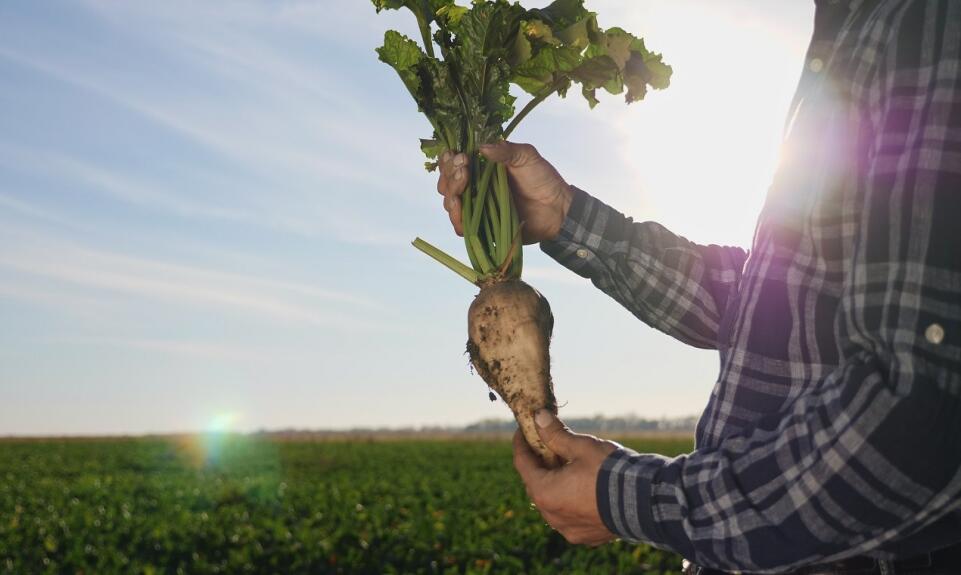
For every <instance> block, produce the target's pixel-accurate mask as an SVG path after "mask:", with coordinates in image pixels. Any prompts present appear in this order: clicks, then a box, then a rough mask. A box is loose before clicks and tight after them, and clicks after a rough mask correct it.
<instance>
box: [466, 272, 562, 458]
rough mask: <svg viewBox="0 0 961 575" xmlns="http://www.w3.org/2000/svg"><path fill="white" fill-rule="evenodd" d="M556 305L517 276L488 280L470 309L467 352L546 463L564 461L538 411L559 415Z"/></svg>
mask: <svg viewBox="0 0 961 575" xmlns="http://www.w3.org/2000/svg"><path fill="white" fill-rule="evenodd" d="M553 329H554V316H553V315H552V314H551V306H550V305H549V304H548V303H547V299H546V298H544V296H542V295H541V294H540V292H538V291H537V290H535V289H534V288H532V287H531V286H529V285H528V284H526V283H524V282H523V281H521V280H518V279H506V280H500V281H493V282H489V283H485V284H483V285H482V286H481V291H480V293H478V294H477V297H475V298H474V301H473V303H471V306H470V309H469V311H468V314H467V331H468V340H467V351H468V353H469V354H470V359H471V363H472V364H473V366H474V369H475V370H476V371H477V373H478V374H479V375H480V376H481V377H482V378H483V379H484V381H485V382H486V383H487V385H488V386H490V388H491V389H492V390H494V391H495V392H497V394H498V395H500V396H501V399H503V400H504V402H505V403H507V405H508V406H509V407H510V408H511V411H513V412H514V418H515V419H517V423H518V425H519V426H520V429H521V432H522V433H523V434H524V438H525V439H526V440H527V443H528V444H530V446H531V448H532V449H533V450H534V452H535V453H537V454H538V455H540V457H541V458H542V459H543V460H544V462H545V463H546V464H547V465H549V466H551V467H553V466H556V465H558V464H559V463H560V460H559V459H558V457H557V455H556V454H554V453H553V452H552V451H551V450H550V449H548V447H547V446H546V445H545V444H544V442H543V441H541V439H540V436H539V435H538V434H537V424H536V423H535V422H534V414H535V413H536V412H537V411H538V410H540V409H547V410H549V411H550V412H551V413H553V414H555V415H556V414H557V401H556V399H555V398H554V385H553V382H552V381H551V365H550V364H551V361H550V341H551V334H552V332H553Z"/></svg>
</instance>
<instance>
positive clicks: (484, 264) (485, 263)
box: [467, 236, 494, 275]
mask: <svg viewBox="0 0 961 575" xmlns="http://www.w3.org/2000/svg"><path fill="white" fill-rule="evenodd" d="M467 243H468V244H470V246H471V248H472V251H473V252H474V255H475V256H476V257H477V263H478V264H479V265H480V272H481V273H482V274H484V275H487V274H489V273H491V270H492V269H494V265H493V264H492V263H491V261H490V258H488V257H487V253H485V251H484V245H483V244H481V242H480V238H478V237H477V236H468V237H467ZM475 269H476V268H475Z"/></svg>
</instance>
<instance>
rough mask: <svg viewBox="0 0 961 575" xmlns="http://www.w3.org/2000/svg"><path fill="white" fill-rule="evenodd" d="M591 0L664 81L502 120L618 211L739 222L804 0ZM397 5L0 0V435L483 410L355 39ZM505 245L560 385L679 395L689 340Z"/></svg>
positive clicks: (408, 169) (369, 47)
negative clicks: (644, 94)
mask: <svg viewBox="0 0 961 575" xmlns="http://www.w3.org/2000/svg"><path fill="white" fill-rule="evenodd" d="M544 4H546V2H531V3H530V6H536V5H544ZM588 6H589V7H590V8H591V9H593V10H596V11H597V12H598V13H599V17H600V21H601V25H602V26H610V25H620V26H622V27H624V28H626V29H629V30H631V31H633V32H636V33H638V34H639V35H642V36H645V37H647V39H648V43H649V46H650V47H651V48H653V49H655V50H657V51H662V52H663V53H664V55H665V59H666V60H667V61H668V62H669V63H671V64H672V65H673V66H674V67H675V81H674V86H673V87H672V88H671V89H670V90H668V91H665V92H662V93H657V94H654V95H653V96H652V97H651V98H649V100H648V101H645V102H642V103H640V104H637V105H634V106H631V107H627V106H624V105H623V102H622V101H621V100H620V99H618V98H616V97H608V98H605V99H603V100H602V104H601V106H600V107H599V108H598V109H597V110H595V111H593V112H590V111H589V110H588V109H587V106H586V104H585V103H584V102H583V101H578V100H575V99H573V98H571V99H570V100H559V101H556V102H551V103H549V104H546V105H544V106H543V107H542V109H539V110H538V112H537V113H536V114H534V115H533V116H532V117H531V119H529V120H527V121H526V125H524V126H522V127H521V128H520V129H519V130H518V131H517V132H516V134H515V139H517V140H522V141H523V140H526V141H530V142H531V143H534V144H535V145H537V146H538V147H539V148H540V150H541V152H542V153H543V154H544V155H545V156H546V157H548V158H549V159H550V160H551V161H552V162H553V163H554V164H555V165H557V166H558V168H559V169H560V171H561V172H562V173H563V174H564V175H565V176H566V177H567V179H568V180H569V181H571V182H572V183H575V184H576V185H578V186H580V187H582V188H584V189H587V190H588V191H590V192H591V193H593V194H594V195H596V196H598V197H600V198H602V199H604V200H605V201H607V202H608V203H610V204H612V205H614V206H616V207H618V208H619V209H621V210H622V211H625V212H627V213H629V214H630V215H632V216H634V217H635V218H636V219H639V220H646V219H653V220H658V221H660V222H662V223H664V224H665V225H668V227H670V228H671V229H673V230H674V231H676V232H678V233H681V234H682V235H685V236H687V237H689V238H691V239H693V240H695V241H701V242H714V243H729V244H742V245H743V244H746V243H747V242H749V240H750V236H751V232H752V231H753V221H754V219H755V217H756V214H757V211H758V209H759V208H760V203H761V201H762V200H763V194H764V189H765V188H766V186H767V183H768V182H769V181H770V178H771V176H772V173H773V170H774V169H775V165H776V159H777V143H778V139H779V137H780V129H781V125H782V122H783V117H784V113H785V111H786V109H787V106H788V103H789V100H790V96H791V91H792V89H793V86H794V84H795V82H796V79H797V77H798V75H799V72H800V67H801V64H802V56H803V50H804V47H805V43H806V41H807V38H808V37H809V34H810V29H811V21H810V20H811V18H812V17H813V2H812V3H810V5H808V3H807V2H795V1H794V0H725V1H721V0H630V1H628V0H620V1H615V0H604V1H601V0H593V1H588ZM411 24H412V22H410V21H409V18H407V15H406V14H398V13H390V14H382V15H380V16H375V15H374V13H373V9H372V7H371V6H370V4H369V2H366V0H364V1H360V0H336V1H334V0H318V1H302V0H285V1H266V0H265V1H262V2H256V1H252V0H239V1H236V2H191V1H187V0H168V1H165V2H148V1H145V0H144V1H142V0H125V1H123V2H117V1H107V0H74V1H70V2H66V1H54V0H51V1H49V2H5V3H2V4H0V435H2V434H64V433H144V432H171V431H184V430H200V429H204V428H207V427H209V426H211V425H214V424H216V425H217V426H218V427H223V426H224V425H225V423H224V422H229V425H230V426H231V427H232V428H234V429H239V430H251V429H258V428H284V427H314V428H317V427H322V428H347V427H352V426H374V425H387V426H402V425H422V424H441V425H443V424H459V423H466V422H470V421H474V420H477V419H481V418H487V417H504V416H507V415H508V412H507V409H506V407H505V406H504V405H503V404H489V403H488V401H487V390H486V388H485V387H484V385H483V383H482V382H481V381H480V379H479V378H476V377H475V376H473V375H471V373H470V372H469V369H468V365H467V359H466V357H465V356H464V353H463V352H464V341H465V337H466V330H465V323H466V320H465V315H466V309H467V306H468V305H469V302H470V299H471V297H472V296H473V289H472V287H471V286H470V285H468V284H467V283H466V282H464V281H463V280H461V279H459V278H458V277H457V276H454V275H453V274H451V273H450V272H449V271H447V270H446V269H444V268H442V267H441V266H439V265H437V264H434V263H432V262H431V261H429V260H427V259H426V258H425V257H424V256H423V255H422V254H420V253H419V252H417V251H416V250H414V249H413V248H411V247H410V245H409V242H410V240H411V239H412V238H413V237H415V236H421V237H424V238H425V239H428V240H429V241H431V242H433V243H435V244H437V245H439V246H441V247H443V248H444V249H446V250H448V251H449V252H450V253H453V254H458V255H460V254H462V253H463V250H462V248H461V246H460V243H459V240H458V239H457V238H456V237H455V236H454V235H453V233H452V232H451V231H450V230H449V227H448V224H447V221H446V217H445V214H444V213H443V212H442V210H441V209H440V197H439V196H438V195H437V194H436V192H435V191H434V185H435V184H434V183H435V180H434V177H433V176H432V175H429V174H426V173H425V172H423V170H422V164H423V159H422V158H421V157H420V152H419V149H418V147H417V138H419V137H426V136H428V135H429V133H428V132H429V130H428V129H427V124H426V121H425V120H423V119H422V118H421V117H419V116H418V114H417V112H416V110H415V108H414V105H413V103H412V102H411V101H410V99H409V96H408V95H407V94H406V92H404V90H403V87H402V86H401V84H400V82H399V81H398V80H397V79H396V78H395V77H394V76H393V73H392V72H391V71H390V70H389V69H388V68H387V67H385V66H384V65H382V64H381V63H379V62H378V61H377V60H376V56H375V54H374V52H373V49H374V48H375V47H376V46H378V45H379V42H380V41H381V38H382V35H383V31H384V30H385V29H387V28H388V27H392V28H397V29H400V30H402V31H405V32H409V33H410V32H411V28H412V26H411ZM527 250H528V253H527V255H526V258H525V259H526V261H525V264H526V267H525V273H526V276H527V278H528V280H529V281H530V282H531V283H532V284H534V285H536V286H537V287H538V288H539V289H540V290H541V291H542V292H544V293H545V295H547V297H548V298H549V299H550V301H551V304H552V306H553V308H554V314H555V317H556V327H555V340H554V345H553V356H554V359H553V369H554V378H555V383H556V387H557V392H558V398H559V400H560V401H561V402H562V403H566V407H565V408H564V410H563V412H562V413H567V414H570V415H590V414H595V413H605V414H609V415H615V414H625V413H635V414H638V415H643V416H652V417H659V416H662V415H668V416H674V415H686V414H694V413H698V412H699V411H700V409H701V408H702V406H703V405H704V403H705V402H706V400H707V397H708V394H709V393H710V389H711V387H712V384H713V381H714V376H715V374H716V369H717V359H716V356H715V355H714V354H713V353H711V352H704V351H697V350H691V349H688V348H685V347H684V346H683V345H681V344H680V343H677V342H675V341H673V340H671V339H669V338H667V337H666V336H663V335H660V334H658V333H656V332H654V331H653V330H651V329H650V328H648V327H646V326H644V325H643V324H641V323H640V322H638V321H637V320H636V319H634V318H633V317H632V316H631V315H630V314H628V313H626V312H624V311H623V310H622V309H621V308H620V307H619V306H618V305H617V304H615V303H614V302H612V301H610V300H609V299H607V298H606V296H604V295H603V294H601V293H599V292H597V291H596V290H595V289H594V288H593V287H592V286H591V285H590V284H589V283H588V282H586V281H584V280H581V279H580V278H578V277H576V276H574V275H573V274H571V273H569V272H567V271H566V270H564V269H563V268H561V267H560V266H559V265H557V264H555V263H554V262H553V261H551V260H550V259H549V258H546V257H545V256H543V255H542V254H541V253H540V252H539V250H537V249H536V246H532V247H528V248H527Z"/></svg>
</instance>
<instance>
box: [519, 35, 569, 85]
mask: <svg viewBox="0 0 961 575" xmlns="http://www.w3.org/2000/svg"><path fill="white" fill-rule="evenodd" d="M580 63H581V55H580V53H579V51H578V50H577V49H576V48H572V47H568V46H550V45H548V46H544V47H542V48H541V49H540V50H539V51H538V53H537V55H536V56H534V57H533V58H531V59H529V60H528V61H527V62H525V63H524V64H522V65H520V66H518V67H516V68H515V69H514V76H513V78H512V81H513V82H514V83H515V84H517V85H518V86H520V87H521V88H522V89H523V90H524V91H526V92H528V93H530V94H539V93H540V92H542V91H543V90H544V89H545V88H547V87H548V86H550V85H551V84H553V83H554V81H555V79H556V78H557V77H558V76H567V75H568V73H569V72H572V71H573V70H574V69H575V68H576V67H577V66H578V65H579V64H580Z"/></svg>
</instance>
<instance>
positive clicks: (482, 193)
mask: <svg viewBox="0 0 961 575" xmlns="http://www.w3.org/2000/svg"><path fill="white" fill-rule="evenodd" d="M496 167H497V164H496V163H495V162H490V161H488V162H487V163H485V164H484V172H483V173H482V174H481V177H480V182H479V183H478V185H477V205H478V206H483V205H484V200H485V199H486V195H487V189H488V188H489V187H490V182H491V176H492V175H493V174H494V168H496ZM482 213H483V210H478V211H476V212H474V218H473V219H472V220H471V222H470V225H471V229H475V230H476V229H478V228H480V219H481V214H482ZM493 239H494V238H493V236H492V237H491V240H492V241H493Z"/></svg>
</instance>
